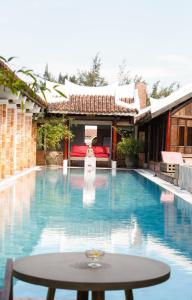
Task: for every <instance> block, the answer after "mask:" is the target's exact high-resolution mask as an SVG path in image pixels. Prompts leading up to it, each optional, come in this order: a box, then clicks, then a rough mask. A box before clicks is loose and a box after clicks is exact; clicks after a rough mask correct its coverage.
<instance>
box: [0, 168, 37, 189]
mask: <svg viewBox="0 0 192 300" xmlns="http://www.w3.org/2000/svg"><path fill="white" fill-rule="evenodd" d="M39 169H41V167H39V166H35V167H32V168H28V169H25V170H23V171H21V172H19V173H17V174H15V175H11V176H10V177H8V178H5V179H2V180H1V181H0V189H2V188H6V187H7V186H9V184H11V183H13V181H15V180H17V179H18V178H20V177H22V176H24V175H27V174H29V173H31V172H33V171H36V170H39Z"/></svg>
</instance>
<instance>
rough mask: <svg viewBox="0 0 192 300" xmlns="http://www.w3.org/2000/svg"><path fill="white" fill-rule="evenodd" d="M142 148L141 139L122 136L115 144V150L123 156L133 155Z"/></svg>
mask: <svg viewBox="0 0 192 300" xmlns="http://www.w3.org/2000/svg"><path fill="white" fill-rule="evenodd" d="M142 150H143V144H142V142H141V141H139V140H136V139H135V138H133V137H131V136H129V137H122V138H121V141H120V142H119V143H118V144H117V152H118V153H119V154H123V155H125V156H134V155H137V154H138V153H139V152H141V151H142Z"/></svg>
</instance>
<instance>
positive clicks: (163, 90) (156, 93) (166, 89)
mask: <svg viewBox="0 0 192 300" xmlns="http://www.w3.org/2000/svg"><path fill="white" fill-rule="evenodd" d="M160 84H161V82H160V80H158V81H156V82H154V84H153V86H152V91H151V94H150V96H151V98H155V99H160V98H163V97H167V96H169V95H170V94H172V93H173V92H175V91H176V90H178V88H179V87H180V85H179V83H178V82H175V81H174V82H172V83H171V84H169V85H168V86H161V85H160Z"/></svg>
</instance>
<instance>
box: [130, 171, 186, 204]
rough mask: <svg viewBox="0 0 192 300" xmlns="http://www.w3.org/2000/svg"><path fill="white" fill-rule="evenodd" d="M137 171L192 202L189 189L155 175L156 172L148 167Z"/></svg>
mask: <svg viewBox="0 0 192 300" xmlns="http://www.w3.org/2000/svg"><path fill="white" fill-rule="evenodd" d="M134 171H135V172H137V173H138V174H140V175H141V176H143V177H145V178H147V179H149V180H150V181H152V182H154V183H156V184H157V185H159V186H160V187H162V188H164V189H166V190H167V191H169V192H171V193H173V194H174V195H176V196H178V197H180V198H182V199H183V200H185V201H187V202H189V203H190V204H192V194H191V193H190V192H188V191H187V190H184V189H181V188H180V187H179V186H176V185H173V184H171V183H169V182H167V181H165V180H163V179H161V178H159V177H157V176H156V175H155V173H154V172H153V171H151V170H148V169H134Z"/></svg>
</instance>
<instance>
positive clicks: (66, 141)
mask: <svg viewBox="0 0 192 300" xmlns="http://www.w3.org/2000/svg"><path fill="white" fill-rule="evenodd" d="M63 143H64V145H63V159H64V160H66V159H68V145H69V140H68V138H64V141H63Z"/></svg>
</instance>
